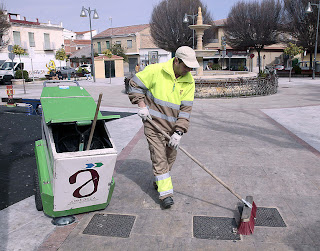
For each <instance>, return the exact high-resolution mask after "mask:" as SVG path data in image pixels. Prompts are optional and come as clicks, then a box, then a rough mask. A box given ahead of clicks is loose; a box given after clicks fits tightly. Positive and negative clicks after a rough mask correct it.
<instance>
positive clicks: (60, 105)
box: [40, 86, 120, 124]
mask: <svg viewBox="0 0 320 251" xmlns="http://www.w3.org/2000/svg"><path fill="white" fill-rule="evenodd" d="M40 101H41V105H42V110H43V114H44V119H45V122H46V123H47V124H51V123H66V122H82V121H91V120H93V119H94V115H95V112H96V108H97V104H96V103H95V102H94V100H93V98H92V97H91V95H90V94H89V93H88V92H87V91H86V90H85V89H84V88H83V87H80V86H53V87H44V88H43V90H42V94H41V98H40ZM119 117H120V116H118V115H111V116H102V114H101V113H100V111H99V114H98V120H101V119H113V118H119Z"/></svg>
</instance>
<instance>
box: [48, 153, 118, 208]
mask: <svg viewBox="0 0 320 251" xmlns="http://www.w3.org/2000/svg"><path fill="white" fill-rule="evenodd" d="M116 158H117V155H116V154H109V155H102V156H101V155H98V156H89V157H88V156H87V157H77V158H67V159H58V160H56V168H55V169H56V170H55V171H56V178H55V182H54V183H55V184H54V186H55V189H54V211H64V210H69V209H75V208H80V207H88V206H92V205H99V204H103V203H106V202H107V199H108V194H109V188H110V186H109V185H108V184H109V183H110V182H111V180H112V174H113V169H114V166H115V162H116Z"/></svg>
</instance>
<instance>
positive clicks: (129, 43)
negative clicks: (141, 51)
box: [127, 40, 132, 49]
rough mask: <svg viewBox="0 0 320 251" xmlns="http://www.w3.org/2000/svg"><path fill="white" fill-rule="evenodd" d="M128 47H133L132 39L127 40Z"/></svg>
mask: <svg viewBox="0 0 320 251" xmlns="http://www.w3.org/2000/svg"><path fill="white" fill-rule="evenodd" d="M127 48H128V49H129V48H132V40H127Z"/></svg>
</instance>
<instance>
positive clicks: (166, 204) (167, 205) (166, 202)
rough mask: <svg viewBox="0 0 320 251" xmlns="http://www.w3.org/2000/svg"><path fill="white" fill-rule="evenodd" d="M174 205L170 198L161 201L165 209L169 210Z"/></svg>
mask: <svg viewBox="0 0 320 251" xmlns="http://www.w3.org/2000/svg"><path fill="white" fill-rule="evenodd" d="M173 204H174V202H173V199H172V198H171V197H167V198H164V199H163V200H162V206H163V207H164V208H165V209H167V208H170V207H171V206H172V205H173Z"/></svg>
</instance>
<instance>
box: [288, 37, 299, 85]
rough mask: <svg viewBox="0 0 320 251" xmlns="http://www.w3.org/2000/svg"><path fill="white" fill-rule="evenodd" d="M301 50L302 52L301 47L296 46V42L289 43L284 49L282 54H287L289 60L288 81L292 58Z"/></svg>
mask: <svg viewBox="0 0 320 251" xmlns="http://www.w3.org/2000/svg"><path fill="white" fill-rule="evenodd" d="M302 52H303V47H302V46H297V45H296V44H293V43H289V45H288V46H287V47H286V48H285V49H284V54H286V55H288V56H289V60H290V74H289V82H290V81H291V71H292V58H293V57H295V56H296V55H298V54H300V53H302Z"/></svg>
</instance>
